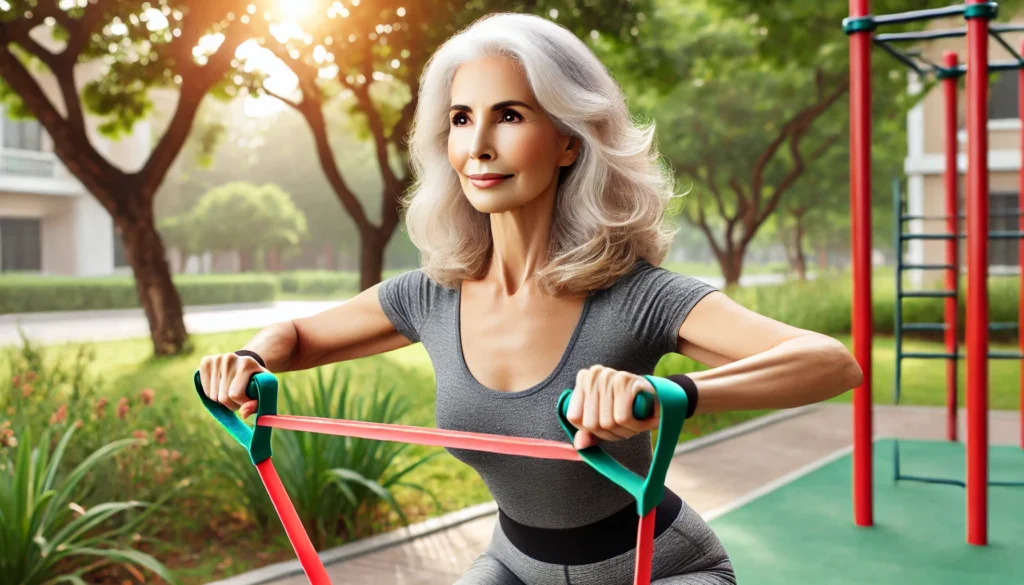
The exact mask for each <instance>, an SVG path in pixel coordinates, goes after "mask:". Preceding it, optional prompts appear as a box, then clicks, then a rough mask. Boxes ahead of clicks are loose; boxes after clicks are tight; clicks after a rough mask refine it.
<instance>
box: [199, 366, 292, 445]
mask: <svg viewBox="0 0 1024 585" xmlns="http://www.w3.org/2000/svg"><path fill="white" fill-rule="evenodd" d="M194 378H195V384H196V392H198V393H199V398H201V399H202V401H203V406H205V407H206V410H207V411H208V412H209V413H210V414H211V415H212V416H213V418H214V419H215V420H216V421H217V422H218V423H220V426H222V427H224V429H225V430H226V431H227V432H228V434H230V435H231V437H232V438H234V439H235V440H236V441H238V444H239V445H241V446H243V447H245V450H246V451H248V453H249V459H250V460H251V461H252V463H253V465H256V464H258V463H260V462H262V461H265V460H267V459H270V456H271V449H270V431H271V429H270V427H261V426H259V424H257V423H258V422H259V419H260V417H261V416H263V415H265V414H277V378H276V377H274V375H273V374H271V373H270V372H259V373H257V374H254V375H253V376H252V377H251V378H249V385H248V386H246V388H245V395H246V396H248V397H249V398H251V399H253V400H256V401H258V405H257V406H256V418H255V419H253V426H252V427H250V426H249V425H247V424H245V421H243V420H242V419H241V418H239V416H238V415H237V414H235V412H234V411H233V410H231V409H230V408H228V407H226V406H224V405H223V404H221V403H219V402H215V401H213V400H210V397H209V396H207V395H206V393H205V392H203V382H202V380H201V379H200V377H199V370H196V373H195V376H194Z"/></svg>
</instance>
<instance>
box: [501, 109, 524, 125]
mask: <svg viewBox="0 0 1024 585" xmlns="http://www.w3.org/2000/svg"><path fill="white" fill-rule="evenodd" d="M509 116H511V117H512V119H511V120H509V119H508V118H509ZM522 118H523V117H522V116H520V115H519V112H517V111H515V110H505V111H504V112H503V113H502V114H501V121H502V122H515V121H517V120H521V119H522Z"/></svg>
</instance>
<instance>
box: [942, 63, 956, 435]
mask: <svg viewBox="0 0 1024 585" xmlns="http://www.w3.org/2000/svg"><path fill="white" fill-rule="evenodd" d="M957 61H958V60H957V56H956V53H955V52H953V51H946V52H945V53H943V55H942V64H943V66H944V67H946V68H947V69H954V68H955V67H956V66H957ZM942 91H943V95H944V96H945V100H944V102H945V112H944V114H945V121H944V122H945V134H946V143H945V148H946V151H945V155H946V170H945V173H944V175H943V182H944V183H945V191H946V210H945V214H946V233H949V234H958V233H960V220H959V218H958V217H957V216H958V215H959V213H960V202H959V201H958V200H957V196H958V195H959V193H958V191H959V190H960V189H959V185H958V183H959V170H958V169H957V164H956V158H957V151H958V145H957V141H956V131H957V127H958V126H959V124H957V91H958V88H957V78H956V77H947V78H945V79H943V80H942ZM945 243H946V264H948V265H949V266H950V268H949V269H948V270H946V290H959V285H960V283H959V282H958V281H959V279H960V254H959V246H960V243H959V241H958V240H957V239H955V238H951V239H949V240H946V242H945ZM945 304H946V307H945V313H946V314H945V321H946V334H945V341H946V353H948V354H951V355H955V354H956V352H957V338H958V332H959V323H958V322H957V321H958V319H957V297H947V298H946V299H945ZM957 366H958V360H957V359H956V358H952V359H948V360H946V438H947V439H948V440H950V441H955V440H957V423H956V415H957V400H958V398H957Z"/></svg>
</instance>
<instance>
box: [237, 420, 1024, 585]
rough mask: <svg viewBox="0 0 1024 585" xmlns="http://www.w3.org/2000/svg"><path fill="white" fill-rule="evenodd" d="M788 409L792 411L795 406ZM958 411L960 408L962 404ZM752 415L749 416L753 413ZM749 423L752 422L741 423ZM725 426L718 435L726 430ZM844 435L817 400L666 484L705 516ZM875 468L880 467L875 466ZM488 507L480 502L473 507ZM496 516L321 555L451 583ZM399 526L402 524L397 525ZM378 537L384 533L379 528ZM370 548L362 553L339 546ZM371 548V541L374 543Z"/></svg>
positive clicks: (677, 470) (917, 423) (414, 584)
mask: <svg viewBox="0 0 1024 585" xmlns="http://www.w3.org/2000/svg"><path fill="white" fill-rule="evenodd" d="M794 412H795V411H794ZM961 412H962V411H961ZM944 416H945V414H944V410H943V409H941V408H929V407H912V406H904V407H892V406H877V407H876V408H875V417H874V421H875V434H876V436H879V437H893V436H896V437H906V438H931V439H942V438H943V435H944V432H945V431H944V429H945V426H944V425H945V418H944ZM752 422H753V421H752ZM1018 425H1019V419H1018V418H1017V416H1016V414H1015V413H1013V412H1007V411H999V412H993V413H992V414H991V418H990V440H991V442H992V444H1015V443H1014V441H1015V440H1016V437H1017V436H1018V435H1017V433H1018V429H1019V426H1018ZM744 426H747V427H748V428H750V427H756V423H755V424H747V425H744ZM729 434H730V431H728V430H727V431H725V432H723V434H720V435H718V436H719V437H723V436H725V437H728V435H729ZM850 441H851V413H850V407H849V406H848V405H844V404H824V405H818V406H814V407H810V408H807V409H801V410H800V411H799V414H796V415H795V416H790V417H789V418H786V419H785V420H784V421H782V422H777V423H774V424H770V425H765V426H760V428H756V430H752V431H750V432H745V433H741V434H736V435H735V436H732V437H731V438H723V439H721V440H716V438H715V437H712V438H711V440H710V441H707V440H705V441H701V440H698V441H693V442H691V443H686V444H684V445H683V446H682V448H681V449H680V451H682V452H681V453H680V454H678V455H677V456H676V457H675V458H674V459H673V463H672V466H671V467H670V468H669V473H668V477H667V480H666V484H667V485H668V486H669V487H671V488H672V489H673V491H675V492H677V493H679V494H680V495H681V496H682V497H683V498H684V499H685V500H686V501H687V503H688V504H689V505H690V506H691V507H693V508H694V509H695V510H697V511H698V512H699V513H701V514H702V515H703V516H704V517H705V518H707V519H711V518H713V517H715V516H717V515H719V514H721V513H724V512H726V511H728V510H729V509H731V508H733V507H735V506H736V505H738V503H741V502H743V501H744V500H745V499H749V498H750V497H752V496H753V495H756V494H758V493H760V492H762V491H764V490H765V486H769V487H770V486H771V485H772V483H773V482H776V483H780V482H783V481H785V479H786V476H787V475H790V474H793V473H794V472H797V471H800V470H801V469H805V468H807V467H808V466H812V465H815V464H816V463H819V462H821V461H822V459H824V458H826V457H830V456H834V455H835V454H836V453H837V452H838V451H840V450H843V449H848V448H849V446H850ZM875 472H876V473H886V470H882V469H877V468H876V470H875ZM477 508H481V509H488V508H487V507H486V506H482V507H477ZM496 519H497V516H496V515H495V514H494V513H487V514H485V515H482V516H481V515H480V514H477V517H476V518H475V519H472V520H469V521H466V522H463V523H461V524H459V525H457V526H453V527H450V528H447V529H444V530H440V531H437V532H433V533H432V534H429V535H427V536H424V537H421V538H415V539H413V540H409V541H406V542H403V543H400V544H396V545H393V546H389V547H387V548H379V547H367V546H360V543H356V544H355V546H353V545H347V546H343V547H339V548H338V549H333V550H331V551H325V552H324V553H322V556H323V557H324V558H325V559H332V558H333V559H337V558H345V557H348V558H347V559H346V560H341V561H338V562H333V563H331V564H328V565H327V571H328V574H329V575H330V577H331V580H332V581H333V582H334V583H337V584H339V585H340V584H342V583H344V584H345V585H380V584H383V583H387V584H389V585H450V584H451V583H454V582H455V581H456V580H458V577H459V575H461V574H462V572H463V571H465V570H466V569H467V568H468V567H469V565H470V564H471V563H472V561H473V559H474V558H476V556H477V555H479V554H480V553H481V552H482V551H483V550H484V548H485V547H486V546H487V541H488V540H489V539H490V536H491V531H492V530H493V528H494V524H495V522H496ZM403 530H404V529H403ZM382 536H383V537H384V538H386V537H387V535H382ZM346 548H348V549H349V551H351V550H352V549H359V548H362V549H363V550H367V549H370V551H369V552H366V553H365V554H360V553H358V552H357V553H353V552H346V551H345V549H346ZM375 548H376V549H375ZM286 567H292V568H295V569H298V565H297V563H295V562H294V561H291V562H288V563H283V564H280V565H276V566H273V567H267V568H265V569H262V570H259V571H254V572H250V573H247V574H243V575H238V576H236V577H232V578H231V579H227V580H225V581H221V582H218V583H219V585H255V584H257V583H270V584H271V585H308V583H309V582H308V580H307V579H306V577H305V576H304V575H303V574H301V572H300V573H299V574H294V575H291V576H287V577H284V578H281V577H277V578H276V579H275V578H269V579H268V577H269V576H270V575H272V574H273V572H274V571H275V570H277V572H278V575H280V574H281V573H280V570H281V569H282V568H286Z"/></svg>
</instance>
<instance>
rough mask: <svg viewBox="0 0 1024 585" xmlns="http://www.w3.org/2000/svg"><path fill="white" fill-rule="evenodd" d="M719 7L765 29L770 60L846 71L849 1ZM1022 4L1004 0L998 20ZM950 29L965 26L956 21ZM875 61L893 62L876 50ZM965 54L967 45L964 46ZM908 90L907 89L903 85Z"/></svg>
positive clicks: (749, 1) (726, 1) (927, 3)
mask: <svg viewBox="0 0 1024 585" xmlns="http://www.w3.org/2000/svg"><path fill="white" fill-rule="evenodd" d="M716 4H718V5H719V6H721V7H722V8H723V9H725V10H726V11H727V12H728V13H729V14H731V15H733V16H735V17H737V18H749V19H750V20H751V21H753V22H756V23H757V25H758V26H759V27H761V28H762V30H763V31H764V32H763V34H761V35H760V36H759V38H758V39H757V44H758V50H759V51H760V52H761V53H762V54H763V55H764V56H765V57H767V58H769V59H771V60H773V61H776V62H783V63H793V62H796V63H799V64H801V65H803V66H808V67H809V66H823V65H827V66H832V67H839V68H845V67H847V58H846V55H847V50H848V49H847V47H848V45H849V40H848V38H847V36H846V34H845V33H843V28H842V21H843V19H844V18H846V17H847V16H849V15H850V12H849V10H850V8H849V3H848V2H817V1H815V0H718V1H717V2H716ZM954 4H958V2H950V1H949V0H871V3H870V8H871V14H874V15H883V14H892V13H896V12H907V11H911V10H923V9H926V8H942V7H945V6H952V5H954ZM1021 6H1022V2H1021V0H1000V2H999V18H998V20H1002V21H1005V20H1007V19H1009V18H1011V17H1012V16H1013V15H1014V14H1015V13H1016V12H1017V11H1018V10H1020V7H1021ZM940 22H941V21H936V20H932V21H930V23H929V22H927V21H926V22H916V23H909V24H904V25H899V26H886V27H884V31H883V32H899V31H909V30H921V29H923V28H924V27H925V26H927V25H928V24H932V25H936V24H939V23H940ZM949 26H950V27H951V28H952V27H957V26H964V23H963V22H962V21H961V22H953V23H952V24H950V25H949ZM876 51H877V52H876V53H874V54H875V55H878V59H877V61H882V60H883V59H884V60H885V61H886V62H889V63H895V60H893V59H891V58H890V57H889V56H887V55H883V54H882V52H881V51H878V50H877V49H876ZM964 51H966V43H965V44H964ZM904 87H906V85H904Z"/></svg>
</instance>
